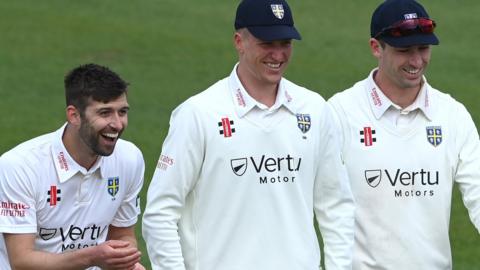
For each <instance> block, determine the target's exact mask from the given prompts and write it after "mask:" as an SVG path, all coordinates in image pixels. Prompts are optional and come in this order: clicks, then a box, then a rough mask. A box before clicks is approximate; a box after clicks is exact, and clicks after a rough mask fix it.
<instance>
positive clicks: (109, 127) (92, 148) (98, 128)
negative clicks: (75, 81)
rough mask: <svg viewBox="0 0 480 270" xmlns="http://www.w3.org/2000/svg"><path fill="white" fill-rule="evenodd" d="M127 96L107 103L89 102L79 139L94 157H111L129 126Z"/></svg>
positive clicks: (82, 117)
mask: <svg viewBox="0 0 480 270" xmlns="http://www.w3.org/2000/svg"><path fill="white" fill-rule="evenodd" d="M128 109H129V107H128V103H127V97H126V94H122V95H121V96H120V97H118V98H116V99H114V100H112V101H109V102H107V103H103V102H99V101H94V100H92V99H90V100H89V103H88V105H87V107H86V108H85V111H84V112H83V113H82V114H80V115H81V116H80V119H81V123H80V128H79V131H78V133H79V137H80V140H81V141H82V143H83V144H84V145H85V146H86V148H87V149H88V151H89V152H90V153H91V154H94V155H100V156H109V155H111V154H112V152H113V150H114V148H115V144H116V142H117V140H118V138H120V135H121V134H122V132H123V130H124V129H125V128H126V127H127V125H128V114H127V113H128Z"/></svg>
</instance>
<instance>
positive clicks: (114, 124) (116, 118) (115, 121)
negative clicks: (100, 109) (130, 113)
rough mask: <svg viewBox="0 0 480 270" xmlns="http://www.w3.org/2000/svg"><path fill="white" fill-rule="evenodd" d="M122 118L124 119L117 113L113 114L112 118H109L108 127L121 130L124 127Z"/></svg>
mask: <svg viewBox="0 0 480 270" xmlns="http://www.w3.org/2000/svg"><path fill="white" fill-rule="evenodd" d="M123 118H124V117H123V116H121V115H119V114H118V113H113V114H112V117H111V118H110V123H109V126H110V127H111V128H113V129H115V130H121V129H122V128H123V126H124V120H123Z"/></svg>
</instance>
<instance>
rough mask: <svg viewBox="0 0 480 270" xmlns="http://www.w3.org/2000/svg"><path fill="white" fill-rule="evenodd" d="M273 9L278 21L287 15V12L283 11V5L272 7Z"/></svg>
mask: <svg viewBox="0 0 480 270" xmlns="http://www.w3.org/2000/svg"><path fill="white" fill-rule="evenodd" d="M270 7H271V8H272V12H273V15H275V17H277V18H278V19H280V20H281V19H283V15H284V14H285V11H284V10H283V5H281V4H280V5H270Z"/></svg>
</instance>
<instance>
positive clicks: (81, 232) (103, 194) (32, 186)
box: [0, 125, 145, 269]
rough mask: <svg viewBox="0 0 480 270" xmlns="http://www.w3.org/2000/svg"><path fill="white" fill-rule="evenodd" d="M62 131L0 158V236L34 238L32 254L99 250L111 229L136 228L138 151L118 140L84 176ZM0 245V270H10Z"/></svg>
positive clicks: (139, 178) (140, 177)
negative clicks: (38, 251)
mask: <svg viewBox="0 0 480 270" xmlns="http://www.w3.org/2000/svg"><path fill="white" fill-rule="evenodd" d="M65 126H66V125H64V126H63V127H62V128H60V129H59V130H57V131H56V132H53V133H50V134H46V135H43V136H40V137H37V138H34V139H32V140H29V141H27V142H24V143H22V144H20V145H19V146H17V147H15V148H13V149H12V150H10V151H8V152H6V153H5V154H3V155H2V156H1V157H0V203H1V206H0V232H2V233H15V234H20V233H34V234H36V239H35V248H36V249H38V250H43V251H48V252H52V253H62V252H69V251H74V250H77V249H80V248H84V247H89V246H94V245H98V244H100V243H102V242H104V241H105V239H106V236H107V232H108V226H109V225H110V224H111V225H114V226H117V227H128V226H132V225H134V224H135V223H136V221H137V216H138V214H139V213H140V206H139V202H138V199H137V196H138V193H139V191H140V189H141V187H142V184H143V174H144V169H145V167H144V162H143V157H142V154H141V152H140V150H139V149H138V148H137V147H136V146H135V145H133V144H132V143H130V142H127V141H124V140H121V139H120V140H118V141H117V144H116V146H115V150H114V151H113V153H112V155H110V156H106V157H100V158H99V159H98V160H97V162H96V163H95V164H94V166H93V167H92V168H91V169H90V170H88V171H87V170H86V169H85V168H83V167H81V166H80V165H78V164H77V163H76V162H75V161H74V160H73V159H72V157H71V156H70V155H69V154H68V152H67V151H66V149H65V146H64V145H63V142H62V135H63V131H64V129H65ZM0 239H1V240H0V241H1V243H0V247H1V254H0V255H1V256H0V269H10V267H9V266H8V256H7V254H6V249H5V243H4V239H3V235H2V237H1V238H0ZM92 269H93V268H92Z"/></svg>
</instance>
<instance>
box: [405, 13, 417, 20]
mask: <svg viewBox="0 0 480 270" xmlns="http://www.w3.org/2000/svg"><path fill="white" fill-rule="evenodd" d="M403 17H404V18H405V20H410V19H416V18H418V15H417V13H408V14H404V15H403Z"/></svg>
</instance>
